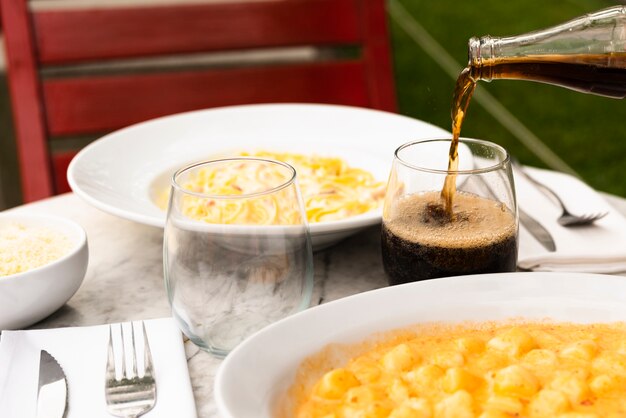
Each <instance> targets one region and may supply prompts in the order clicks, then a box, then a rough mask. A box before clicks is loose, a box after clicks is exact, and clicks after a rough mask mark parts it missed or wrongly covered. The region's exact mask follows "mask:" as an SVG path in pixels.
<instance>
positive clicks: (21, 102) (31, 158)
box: [0, 0, 53, 202]
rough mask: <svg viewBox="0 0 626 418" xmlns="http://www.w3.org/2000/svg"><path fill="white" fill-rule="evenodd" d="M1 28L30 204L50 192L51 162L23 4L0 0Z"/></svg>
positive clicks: (25, 195)
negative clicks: (0, 9)
mask: <svg viewBox="0 0 626 418" xmlns="http://www.w3.org/2000/svg"><path fill="white" fill-rule="evenodd" d="M0 6H1V7H2V13H3V14H2V26H3V30H4V32H5V34H6V36H5V38H6V40H5V42H6V45H5V47H6V52H7V54H6V55H7V71H8V76H9V92H10V94H11V105H12V108H13V120H14V125H15V134H16V136H17V137H18V138H19V139H20V140H18V141H17V143H16V145H17V151H18V159H19V163H20V164H19V166H20V177H21V182H22V184H21V185H22V198H23V199H24V201H26V202H29V201H32V200H37V199H42V198H44V197H48V196H50V195H51V194H52V193H53V184H52V180H51V178H50V175H49V173H50V170H51V165H50V159H49V155H48V148H47V147H48V144H47V138H46V132H45V126H44V118H43V109H42V106H43V104H42V103H41V101H40V98H39V89H38V84H37V80H38V76H37V67H36V61H35V58H34V50H35V46H34V39H33V36H32V33H31V31H29V29H28V21H29V18H30V17H29V16H28V14H27V10H26V8H25V7H24V5H23V4H21V3H18V2H15V1H7V0H0Z"/></svg>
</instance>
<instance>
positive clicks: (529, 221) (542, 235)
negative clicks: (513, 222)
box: [518, 208, 556, 252]
mask: <svg viewBox="0 0 626 418" xmlns="http://www.w3.org/2000/svg"><path fill="white" fill-rule="evenodd" d="M518 213H519V221H520V222H521V224H522V225H523V226H524V228H526V230H528V232H530V234H531V235H532V236H533V237H535V239H536V240H537V241H539V243H540V244H541V245H543V247H544V248H545V249H546V250H548V251H550V252H554V251H556V244H555V243H554V239H552V235H550V233H549V232H548V230H547V229H546V228H545V227H544V226H543V225H541V224H540V223H539V222H537V220H536V219H534V218H533V217H532V216H530V215H529V214H527V213H526V212H524V211H523V210H522V209H521V208H518Z"/></svg>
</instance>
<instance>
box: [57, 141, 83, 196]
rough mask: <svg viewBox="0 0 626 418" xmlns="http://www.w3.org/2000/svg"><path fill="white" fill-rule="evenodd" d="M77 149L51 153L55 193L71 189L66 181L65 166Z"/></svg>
mask: <svg viewBox="0 0 626 418" xmlns="http://www.w3.org/2000/svg"><path fill="white" fill-rule="evenodd" d="M77 153H78V151H65V152H58V153H53V154H52V177H53V179H54V192H55V193H56V194H59V193H66V192H69V191H71V189H70V185H69V184H68V182H67V167H69V165H70V162H71V161H72V158H74V156H75V155H76V154H77Z"/></svg>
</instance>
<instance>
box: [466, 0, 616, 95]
mask: <svg viewBox="0 0 626 418" xmlns="http://www.w3.org/2000/svg"><path fill="white" fill-rule="evenodd" d="M468 66H469V71H470V74H469V75H470V77H471V79H472V80H473V81H475V82H476V81H478V80H484V81H491V80H494V79H513V80H531V81H537V82H542V83H549V84H554V85H558V86H562V87H566V88H569V89H572V90H577V91H581V92H584V93H592V94H597V95H602V96H608V97H613V98H624V97H625V96H626V6H614V7H610V8H607V9H604V10H600V11H598V12H595V13H591V14H587V15H585V16H581V17H579V18H576V19H573V20H570V21H569V22H566V23H563V24H560V25H557V26H554V27H552V28H548V29H544V30H539V31H534V32H530V33H527V34H523V35H519V36H511V37H504V38H496V37H491V36H483V37H481V38H476V37H473V38H471V39H470V40H469V64H468Z"/></svg>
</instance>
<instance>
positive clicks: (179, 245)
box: [163, 158, 313, 356]
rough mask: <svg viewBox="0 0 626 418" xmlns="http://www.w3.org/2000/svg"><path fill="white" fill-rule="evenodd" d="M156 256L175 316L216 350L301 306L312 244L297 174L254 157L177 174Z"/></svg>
mask: <svg viewBox="0 0 626 418" xmlns="http://www.w3.org/2000/svg"><path fill="white" fill-rule="evenodd" d="M163 255H164V273H165V284H166V288H167V292H168V297H169V302H170V305H171V307H172V314H173V316H174V319H175V320H176V321H177V323H178V325H179V327H180V328H181V329H182V331H183V332H184V333H185V335H187V336H188V337H189V338H190V339H191V340H192V341H193V342H194V343H195V344H197V345H198V346H199V347H201V348H202V349H205V350H207V351H209V352H211V353H213V354H215V355H217V356H225V355H226V354H228V352H229V351H230V350H232V349H233V348H234V347H235V346H236V345H237V344H238V343H239V342H241V341H242V340H243V339H244V338H245V337H247V336H248V335H250V334H252V333H253V332H255V331H257V330H259V329H260V328H262V327H263V326H265V325H267V324H270V323H272V322H274V321H276V320H278V319H281V318H283V317H286V316H288V315H290V314H292V313H294V312H296V311H299V310H301V309H304V308H306V307H308V305H309V302H310V298H311V291H312V287H313V264H312V250H311V240H310V235H309V229H308V225H307V222H306V215H305V212H304V206H303V204H302V199H301V196H300V192H299V189H298V185H297V182H296V172H295V170H294V169H293V167H291V166H290V165H288V164H285V163H282V162H278V161H273V160H265V159H259V158H231V159H222V160H215V161H207V162H201V163H198V164H194V165H191V166H188V167H185V168H183V169H181V170H179V171H178V172H176V173H175V174H174V176H173V179H172V187H171V195H170V200H169V208H168V213H167V222H166V226H165V235H164V249H163Z"/></svg>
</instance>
